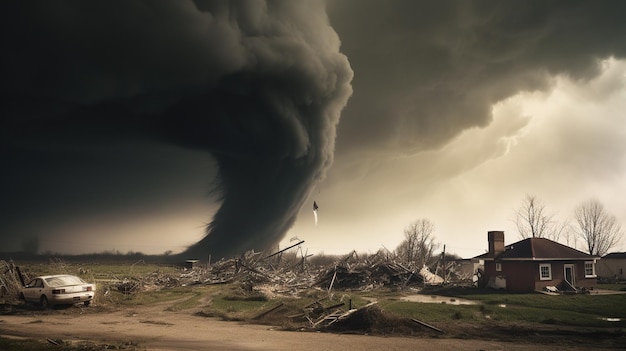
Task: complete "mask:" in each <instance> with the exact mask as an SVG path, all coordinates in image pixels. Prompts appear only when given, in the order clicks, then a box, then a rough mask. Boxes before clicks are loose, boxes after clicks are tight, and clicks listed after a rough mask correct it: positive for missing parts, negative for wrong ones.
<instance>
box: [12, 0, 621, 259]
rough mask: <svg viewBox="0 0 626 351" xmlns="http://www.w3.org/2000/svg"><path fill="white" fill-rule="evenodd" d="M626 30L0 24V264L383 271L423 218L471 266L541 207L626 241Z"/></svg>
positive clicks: (312, 14)
mask: <svg viewBox="0 0 626 351" xmlns="http://www.w3.org/2000/svg"><path fill="white" fill-rule="evenodd" d="M69 7H71V8H73V9H74V11H68V8H69ZM623 7H626V3H623V2H617V1H594V2H571V1H556V2H550V3H549V4H547V3H545V2H544V1H511V2H507V3H506V4H505V3H502V2H500V1H495V0H494V1H481V2H445V3H439V2H428V1H401V0H397V1H365V0H363V1H359V0H346V1H331V0H329V1H325V2H324V1H312V2H306V3H301V2H291V1H276V2H274V1H267V2H265V1H255V2H245V1H244V2H231V3H227V4H226V5H225V3H223V2H219V1H209V0H207V1H204V0H198V1H182V0H181V1H177V2H171V3H160V2H159V3H155V2H150V1H147V2H142V1H138V2H132V3H126V2H120V3H110V2H107V1H93V2H90V3H89V6H83V7H77V6H76V3H74V1H69V0H68V1H60V2H55V3H46V2H43V3H41V6H39V7H32V6H28V5H27V4H25V3H19V2H18V3H11V4H3V5H0V10H1V11H0V13H2V15H0V16H2V19H3V20H2V21H1V22H2V24H1V26H2V29H3V33H10V34H11V35H9V36H5V37H3V38H2V42H1V43H2V45H3V47H6V48H7V51H6V52H8V53H10V54H5V55H3V57H2V58H0V62H1V63H2V64H1V65H0V69H1V70H2V74H3V76H4V77H7V79H3V81H2V82H1V83H0V88H1V96H2V101H3V104H2V107H1V108H0V114H1V115H2V117H0V123H1V124H0V150H2V152H1V155H2V156H1V157H2V159H1V160H2V164H3V172H1V174H0V187H1V188H0V191H1V192H2V194H3V196H2V197H0V209H1V210H2V211H1V213H2V214H1V215H0V216H2V217H0V219H1V220H0V251H15V250H23V249H31V250H32V248H33V247H35V248H36V249H37V250H38V251H39V252H54V253H69V254H77V253H94V252H104V251H113V252H116V251H117V252H121V253H126V252H129V251H134V252H143V253H147V254H160V253H164V252H166V251H172V252H174V253H177V252H181V251H183V250H185V248H187V247H188V246H190V245H193V244H195V243H196V242H198V241H200V240H202V241H201V243H200V244H197V245H196V246H194V250H192V251H190V252H191V253H194V254H196V253H199V252H205V251H206V248H208V247H211V248H213V247H217V248H218V249H216V250H218V251H219V252H220V253H223V254H224V255H227V254H232V253H236V252H240V251H241V250H244V249H248V248H254V249H256V250H260V249H267V248H268V247H273V245H274V244H276V243H280V247H286V246H288V245H290V244H291V243H293V242H292V241H290V239H291V238H293V237H298V238H299V239H302V240H305V244H304V245H303V249H305V250H308V251H309V253H321V252H323V253H327V254H343V253H348V252H350V251H352V250H357V251H358V252H376V251H377V250H379V249H381V248H387V249H390V250H393V249H395V248H396V246H397V245H398V244H399V243H400V242H401V241H402V240H403V236H404V234H403V230H404V228H405V227H407V226H408V225H409V224H410V223H411V222H412V221H414V220H416V219H419V218H428V219H430V220H431V221H432V222H433V223H434V224H435V232H434V233H433V234H434V236H435V238H436V241H437V242H438V243H440V245H441V246H443V245H446V250H447V251H448V252H450V253H455V254H458V255H460V256H462V257H465V258H469V257H473V256H477V255H480V254H482V253H484V252H485V250H486V249H487V232H488V231H490V230H504V231H505V243H506V244H510V243H513V242H515V241H517V240H519V239H520V237H519V234H518V233H517V229H516V227H515V224H514V222H513V219H514V212H515V210H516V209H517V208H519V206H520V205H521V203H522V200H523V199H524V197H525V196H526V195H527V194H530V195H534V196H536V197H537V198H538V199H539V200H541V201H542V202H543V203H544V204H545V206H546V210H547V211H548V212H550V213H554V214H555V219H557V220H559V221H565V220H569V221H570V224H571V228H570V231H571V232H572V233H574V232H575V230H576V223H575V220H574V218H573V212H574V208H575V207H576V206H578V205H579V204H580V203H582V202H583V201H585V200H588V199H591V198H595V199H597V200H598V201H600V202H601V203H602V204H603V205H604V206H605V208H606V210H607V211H608V212H609V213H610V214H612V215H615V217H616V218H617V221H618V222H619V223H620V224H621V225H622V227H623V228H626V196H624V194H626V112H624V111H626V45H625V44H624V43H626V22H624V21H623V19H622V14H623V13H624V11H623V10H626V9H622V10H619V8H623ZM7 14H11V16H8V15H7ZM120 14H125V16H121V15H120ZM138 19H140V20H138ZM111 23H116V25H115V26H111ZM77 28H79V29H80V30H74V29H77ZM314 201H316V202H317V204H318V205H319V210H318V217H319V218H318V223H317V225H315V220H314V216H313V202H314ZM209 223H212V224H211V227H210V230H212V234H211V235H209V238H210V239H208V240H207V239H206V238H205V230H206V228H207V225H209ZM203 238H204V239H203ZM211 238H215V239H214V240H213V239H211ZM569 244H570V245H571V246H574V247H576V248H577V249H580V250H583V251H584V249H585V246H584V244H583V242H582V240H581V239H578V240H577V241H576V242H570V243H569ZM611 251H626V235H625V236H624V237H623V238H622V240H621V241H620V243H619V244H618V245H617V246H616V247H614V248H613V250H611Z"/></svg>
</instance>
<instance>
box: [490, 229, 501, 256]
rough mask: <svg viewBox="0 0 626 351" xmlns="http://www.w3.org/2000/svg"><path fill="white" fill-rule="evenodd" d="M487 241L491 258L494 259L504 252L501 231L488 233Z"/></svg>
mask: <svg viewBox="0 0 626 351" xmlns="http://www.w3.org/2000/svg"><path fill="white" fill-rule="evenodd" d="M487 240H488V241H489V254H490V256H491V257H496V256H498V255H499V254H500V253H502V252H504V232H503V231H491V232H488V233H487Z"/></svg>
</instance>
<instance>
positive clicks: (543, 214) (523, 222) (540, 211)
mask: <svg viewBox="0 0 626 351" xmlns="http://www.w3.org/2000/svg"><path fill="white" fill-rule="evenodd" d="M515 215H516V216H515V225H517V230H518V232H519V234H520V237H521V238H522V239H526V238H549V239H552V240H555V241H557V240H558V239H559V236H560V235H561V233H562V232H563V231H564V230H566V228H567V222H563V224H557V223H556V222H555V221H554V214H553V213H548V212H547V211H546V206H545V205H544V204H543V202H541V200H539V199H537V197H536V196H534V195H528V194H527V195H526V197H525V198H524V200H522V204H521V206H520V207H519V208H518V209H517V210H516V211H515Z"/></svg>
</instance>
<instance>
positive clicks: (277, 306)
mask: <svg viewBox="0 0 626 351" xmlns="http://www.w3.org/2000/svg"><path fill="white" fill-rule="evenodd" d="M283 305H284V303H282V302H281V303H279V304H278V305H276V306H274V307H272V308H270V309H269V310H267V311H264V312H261V313H259V314H258V315H257V316H256V317H254V318H252V319H259V318H261V317H263V316H265V315H267V314H269V313H272V312H274V311H276V310H277V309H279V308H281V307H283Z"/></svg>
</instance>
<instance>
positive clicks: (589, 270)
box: [585, 261, 596, 278]
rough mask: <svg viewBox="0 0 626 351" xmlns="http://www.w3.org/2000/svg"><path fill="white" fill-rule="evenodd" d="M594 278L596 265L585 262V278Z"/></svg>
mask: <svg viewBox="0 0 626 351" xmlns="http://www.w3.org/2000/svg"><path fill="white" fill-rule="evenodd" d="M595 277H596V265H595V264H594V263H593V261H589V262H585V278H595Z"/></svg>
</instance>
